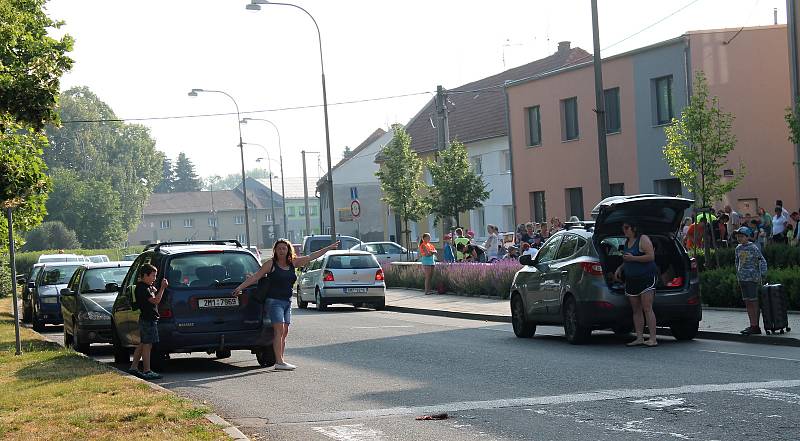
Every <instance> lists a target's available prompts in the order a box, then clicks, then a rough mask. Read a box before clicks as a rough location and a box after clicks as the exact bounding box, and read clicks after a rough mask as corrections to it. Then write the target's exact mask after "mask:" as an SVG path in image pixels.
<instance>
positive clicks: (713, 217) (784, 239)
mask: <svg viewBox="0 0 800 441" xmlns="http://www.w3.org/2000/svg"><path fill="white" fill-rule="evenodd" d="M798 227H800V213H798V211H793V212H791V213H790V212H789V211H788V210H787V209H786V208H784V206H783V201H781V200H777V201H775V208H774V209H773V211H772V214H770V213H767V211H766V210H765V209H764V208H759V209H758V212H757V213H756V214H755V215H753V214H751V213H745V214H744V215H742V214H740V213H738V212H736V211H735V210H733V209H732V208H731V207H730V205H726V206H725V208H723V209H722V210H719V211H718V212H716V213H712V212H699V213H697V214H696V216H695V218H694V219H692V218H689V217H687V218H685V219H684V220H683V225H682V228H681V230H680V232H679V234H680V235H681V240H682V241H683V244H684V245H685V246H686V248H687V249H690V250H691V249H702V248H703V247H704V246H705V245H706V244H708V245H709V246H711V245H713V244H714V243H716V245H717V246H722V247H727V246H731V245H735V244H736V243H737V239H736V237H735V236H736V234H737V232H738V231H739V230H740V229H741V228H744V230H741V232H742V233H745V234H746V235H747V237H748V240H750V241H751V242H753V243H754V244H755V245H756V246H757V247H758V248H759V250H760V251H762V252H763V251H764V247H765V246H767V245H768V244H772V243H775V244H788V245H797V244H798V243H800V240H798V239H800V228H798Z"/></svg>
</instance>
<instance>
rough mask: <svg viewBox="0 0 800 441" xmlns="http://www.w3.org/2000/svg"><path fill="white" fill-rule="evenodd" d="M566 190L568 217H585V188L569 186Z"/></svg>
mask: <svg viewBox="0 0 800 441" xmlns="http://www.w3.org/2000/svg"><path fill="white" fill-rule="evenodd" d="M565 191H566V202H567V217H572V216H578V219H583V188H582V187H575V188H568V189H566V190H565Z"/></svg>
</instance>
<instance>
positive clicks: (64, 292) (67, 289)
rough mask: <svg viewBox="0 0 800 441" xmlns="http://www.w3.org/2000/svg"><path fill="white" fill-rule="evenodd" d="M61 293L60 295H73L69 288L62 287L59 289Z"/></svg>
mask: <svg viewBox="0 0 800 441" xmlns="http://www.w3.org/2000/svg"><path fill="white" fill-rule="evenodd" d="M61 295H62V296H73V295H75V293H74V292H73V291H72V290H71V289H69V288H63V289H61Z"/></svg>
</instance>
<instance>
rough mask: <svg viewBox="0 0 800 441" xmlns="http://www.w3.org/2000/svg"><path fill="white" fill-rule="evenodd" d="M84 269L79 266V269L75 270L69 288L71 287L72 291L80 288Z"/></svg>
mask: <svg viewBox="0 0 800 441" xmlns="http://www.w3.org/2000/svg"><path fill="white" fill-rule="evenodd" d="M83 271H84V270H83V268H78V270H77V271H75V273H74V274H72V278H71V279H70V281H69V284H68V285H67V288H69V289H70V290H72V291H75V290H76V289H77V288H78V286H79V285H80V283H81V274H83Z"/></svg>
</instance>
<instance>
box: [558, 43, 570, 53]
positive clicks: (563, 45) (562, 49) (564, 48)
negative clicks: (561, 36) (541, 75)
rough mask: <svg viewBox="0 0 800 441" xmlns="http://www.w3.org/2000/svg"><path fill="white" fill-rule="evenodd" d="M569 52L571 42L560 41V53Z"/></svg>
mask: <svg viewBox="0 0 800 441" xmlns="http://www.w3.org/2000/svg"><path fill="white" fill-rule="evenodd" d="M568 50H569V41H559V42H558V51H559V52H566V51H568Z"/></svg>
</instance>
